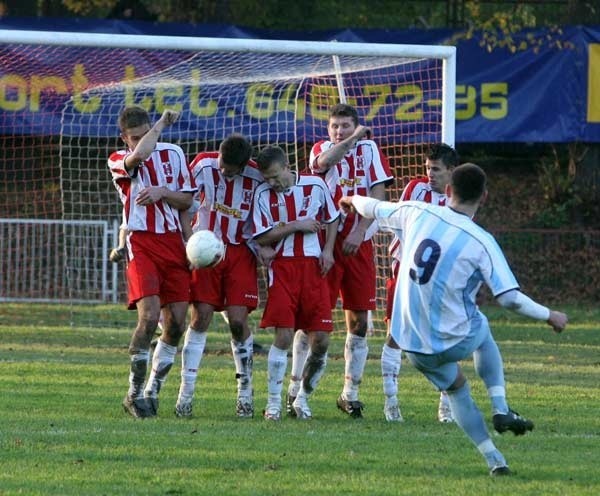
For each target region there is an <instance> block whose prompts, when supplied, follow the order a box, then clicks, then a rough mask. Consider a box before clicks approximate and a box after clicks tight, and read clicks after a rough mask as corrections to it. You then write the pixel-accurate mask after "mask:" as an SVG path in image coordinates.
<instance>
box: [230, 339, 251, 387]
mask: <svg viewBox="0 0 600 496" xmlns="http://www.w3.org/2000/svg"><path fill="white" fill-rule="evenodd" d="M253 347H254V337H253V336H252V335H250V336H249V337H248V338H247V339H246V341H244V342H242V343H240V342H239V341H235V340H233V339H232V340H231V353H232V354H233V363H235V377H236V379H237V387H238V397H240V398H242V397H243V398H251V397H252V351H253Z"/></svg>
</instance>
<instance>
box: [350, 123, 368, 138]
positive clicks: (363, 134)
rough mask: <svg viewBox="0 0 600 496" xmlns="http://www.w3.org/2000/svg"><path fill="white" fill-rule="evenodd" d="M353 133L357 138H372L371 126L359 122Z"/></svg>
mask: <svg viewBox="0 0 600 496" xmlns="http://www.w3.org/2000/svg"><path fill="white" fill-rule="evenodd" d="M352 135H353V136H354V138H356V139H357V140H359V139H362V138H367V139H370V138H371V128H370V127H367V126H363V125H362V124H359V125H358V126H356V129H355V130H354V133H352Z"/></svg>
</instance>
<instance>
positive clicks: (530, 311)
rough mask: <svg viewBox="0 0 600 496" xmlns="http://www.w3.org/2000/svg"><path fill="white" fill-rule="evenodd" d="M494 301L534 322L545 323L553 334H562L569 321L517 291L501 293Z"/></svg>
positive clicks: (563, 315)
mask: <svg viewBox="0 0 600 496" xmlns="http://www.w3.org/2000/svg"><path fill="white" fill-rule="evenodd" d="M496 300H497V301H498V303H500V305H502V306H503V307H504V308H508V309H509V310H513V311H514V312H517V313H519V314H521V315H525V316H526V317H530V318H532V319H536V320H543V321H545V322H546V323H547V324H548V325H549V326H550V327H552V329H553V330H554V332H562V331H563V330H564V328H565V327H566V325H567V322H568V321H569V319H568V317H567V315H566V314H565V313H562V312H559V311H557V310H550V309H549V308H547V307H545V306H543V305H540V304H539V303H537V302H535V301H533V300H532V299H531V298H530V297H529V296H527V295H526V294H524V293H522V292H521V291H519V290H518V289H513V290H511V291H507V292H506V293H502V294H501V295H499V296H497V297H496Z"/></svg>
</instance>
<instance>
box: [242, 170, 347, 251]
mask: <svg viewBox="0 0 600 496" xmlns="http://www.w3.org/2000/svg"><path fill="white" fill-rule="evenodd" d="M338 216H339V211H338V209H337V208H336V206H335V204H334V203H333V197H332V196H331V194H330V193H329V189H328V188H327V184H325V181H323V179H321V178H320V177H318V176H313V175H298V176H297V177H296V182H295V184H294V185H293V186H292V187H290V188H288V189H287V190H285V191H283V192H281V193H278V192H276V191H275V190H274V189H272V188H271V187H270V186H269V184H268V183H262V184H261V185H260V186H259V187H258V188H256V193H255V195H254V212H253V220H254V237H257V236H260V235H261V234H264V233H265V232H267V231H269V230H271V229H273V228H274V227H277V226H279V225H283V224H287V223H288V222H293V221H296V220H304V219H317V220H319V221H321V222H323V223H325V224H329V223H331V222H333V221H335V220H336V219H337V218H338ZM274 248H275V256H276V257H319V256H320V255H321V243H320V242H319V233H305V232H298V231H297V232H295V233H293V234H291V235H289V236H287V237H285V238H283V239H282V240H280V241H279V242H278V243H277V245H276V246H275V247H274Z"/></svg>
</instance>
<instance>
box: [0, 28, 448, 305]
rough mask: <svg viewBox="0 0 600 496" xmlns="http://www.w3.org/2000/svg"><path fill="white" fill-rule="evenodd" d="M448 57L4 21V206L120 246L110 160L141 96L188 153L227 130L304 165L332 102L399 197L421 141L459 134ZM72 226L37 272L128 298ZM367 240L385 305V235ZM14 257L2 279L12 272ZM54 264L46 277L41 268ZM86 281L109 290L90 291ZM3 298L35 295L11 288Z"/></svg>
mask: <svg viewBox="0 0 600 496" xmlns="http://www.w3.org/2000/svg"><path fill="white" fill-rule="evenodd" d="M455 56H456V52H455V49H454V47H441V46H426V45H418V46H414V45H389V44H386V45H383V44H381V45H380V44H368V43H341V42H301V41H293V40H288V41H285V40H283V41H273V40H237V39H206V38H192V37H190V38H187V37H160V36H139V35H135V36H133V35H98V34H84V33H51V32H28V31H10V30H4V31H3V41H2V43H0V59H1V60H2V67H3V73H4V78H3V80H2V81H3V82H4V90H5V91H4V93H3V95H4V96H3V98H4V100H3V101H2V98H0V115H1V117H2V120H1V121H0V130H1V131H0V136H1V137H2V140H3V143H2V144H3V148H4V150H5V152H4V153H5V160H4V161H2V162H3V165H2V166H0V167H3V170H2V172H3V173H4V177H5V178H6V179H5V181H4V184H2V185H0V188H2V192H3V193H4V194H3V195H0V197H1V198H2V199H1V200H0V202H1V204H2V208H3V209H4V211H6V212H7V217H10V218H16V219H41V220H46V219H53V220H61V221H86V220H89V221H101V222H106V234H105V239H108V241H107V243H108V244H109V245H112V244H116V239H117V232H118V224H119V223H120V217H121V204H120V202H119V199H118V198H117V196H116V194H115V192H114V188H113V187H112V185H111V183H110V174H109V173H108V170H107V168H106V159H107V158H108V156H109V154H110V153H111V152H112V151H114V150H115V149H118V148H120V147H122V143H121V142H120V138H119V131H118V128H117V123H116V121H117V116H118V114H119V112H120V110H121V109H122V108H123V107H125V106H127V105H132V104H136V105H141V106H143V107H145V108H146V109H147V110H148V111H149V112H150V114H151V118H152V119H153V120H155V119H157V118H158V116H159V115H160V114H161V113H162V111H163V110H164V109H165V108H171V109H174V110H178V111H180V112H181V117H180V119H179V120H178V121H177V122H176V123H175V125H173V126H171V127H169V128H168V129H166V130H165V132H164V134H163V135H162V136H161V140H164V141H171V142H175V143H177V144H179V145H180V146H181V147H182V148H183V150H184V151H185V153H186V155H187V157H188V160H191V159H192V158H193V157H194V156H195V155H196V154H197V153H198V152H200V151H205V150H216V149H217V148H218V145H219V143H220V141H222V140H223V139H224V138H225V137H226V136H228V135H229V134H231V133H234V132H236V133H241V134H244V135H246V136H247V137H248V138H249V139H250V140H251V142H252V144H253V147H254V148H255V152H258V150H260V149H261V148H262V147H264V146H265V145H268V144H278V145H280V146H282V147H283V148H284V149H285V151H286V153H288V155H289V157H290V164H292V166H293V167H296V168H297V169H298V170H304V169H306V166H307V160H308V156H309V152H310V148H311V147H312V145H313V144H314V143H315V142H316V141H318V140H320V139H323V138H326V137H327V129H326V127H327V119H328V109H329V107H331V106H332V105H334V104H336V103H339V102H347V103H350V104H352V105H353V106H355V107H356V109H357V111H358V113H359V116H360V119H361V123H363V124H365V125H367V126H369V127H370V128H371V130H372V138H373V139H374V140H375V141H376V142H377V144H378V145H379V146H380V149H381V150H382V152H383V153H384V154H385V155H386V156H387V157H388V160H389V162H390V165H391V167H392V170H393V173H394V176H395V181H394V184H393V185H392V186H390V187H389V188H388V198H389V199H391V200H395V199H398V198H399V196H400V192H401V190H402V187H403V186H404V184H405V183H406V181H407V179H408V178H412V177H415V176H418V175H422V174H423V173H424V172H425V169H424V160H423V151H424V148H425V147H426V146H427V145H428V144H430V143H434V142H440V141H444V142H446V143H448V144H451V145H453V144H454V117H453V112H454V92H455V81H454V78H455ZM0 96H2V95H0ZM24 198H29V199H32V201H31V204H28V203H29V202H25V201H24ZM68 232H69V233H70V234H69V238H68V239H66V240H65V244H68V245H69V246H74V247H80V250H78V251H77V252H76V253H77V254H76V255H75V258H76V259H77V260H74V257H73V254H72V252H69V254H70V256H68V257H67V256H66V253H65V251H64V247H62V246H61V247H58V245H56V246H48V253H47V257H48V259H47V261H46V262H45V263H42V264H41V268H40V273H39V274H37V275H36V276H35V277H36V278H37V279H40V280H44V279H48V278H51V279H52V278H53V279H56V276H55V275H54V274H55V273H58V272H60V273H62V274H67V277H68V281H67V282H68V283H69V284H68V285H69V287H70V288H72V289H68V290H65V291H67V294H66V295H63V296H64V297H65V299H66V300H73V301H90V300H93V301H98V302H99V303H102V302H114V301H124V294H125V287H124V281H123V279H124V278H123V277H122V274H121V269H122V267H121V266H119V265H117V264H112V263H109V262H107V257H108V252H109V251H110V250H109V249H106V250H105V247H104V246H100V245H98V244H97V243H98V242H96V244H95V245H94V246H88V241H89V240H84V237H87V238H89V235H88V234H86V233H85V232H84V231H83V230H79V229H69V230H68ZM98 239H100V238H98ZM375 242H376V256H377V273H378V292H377V297H378V308H380V309H383V308H384V306H385V299H384V298H385V278H386V277H387V272H388V269H387V268H388V266H389V260H388V256H387V249H386V248H387V242H388V235H386V234H384V233H380V234H377V235H376V238H375ZM104 243H106V242H104ZM108 248H110V246H108ZM11 250H16V248H14V247H13V248H11ZM56 250H59V253H58V255H57V254H56V253H55V252H56ZM3 256H4V255H3ZM44 256H46V255H44ZM9 258H10V257H8V256H5V259H4V260H3V262H2V263H3V264H4V265H3V267H4V266H6V267H7V268H8V269H9V270H5V271H3V273H4V274H7V275H5V276H3V277H7V278H9V277H17V276H16V275H14V276H11V275H10V274H13V273H15V274H16V272H15V270H17V272H18V270H20V269H15V270H13V269H14V267H13V266H12V265H10V264H13V263H14V256H13V257H12V258H10V260H11V261H9ZM61 264H62V265H61ZM50 266H52V267H55V268H54V269H52V270H53V272H52V275H49V274H44V273H43V269H44V268H47V267H50ZM48 270H49V269H48ZM115 274H116V275H115ZM98 281H100V282H98ZM1 282H2V283H4V281H1ZM7 283H10V281H7ZM52 284H54V283H52ZM61 284H62V283H61ZM56 285H58V282H56ZM4 287H11V286H10V284H8V285H6V284H5V285H4ZM88 287H89V288H98V287H104V288H106V290H105V291H104V290H103V291H102V292H100V293H101V296H99V292H98V291H96V290H95V291H94V292H93V294H91V293H90V294H88V292H87V289H86V288H88ZM263 291H264V288H263V289H261V296H262V297H261V301H263V302H264V299H265V297H264V292H263ZM9 296H10V297H11V298H12V297H14V298H23V299H24V300H27V298H29V297H30V296H31V295H28V291H27V290H24V289H19V290H18V291H16V290H15V292H14V293H11V294H10V295H9Z"/></svg>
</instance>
